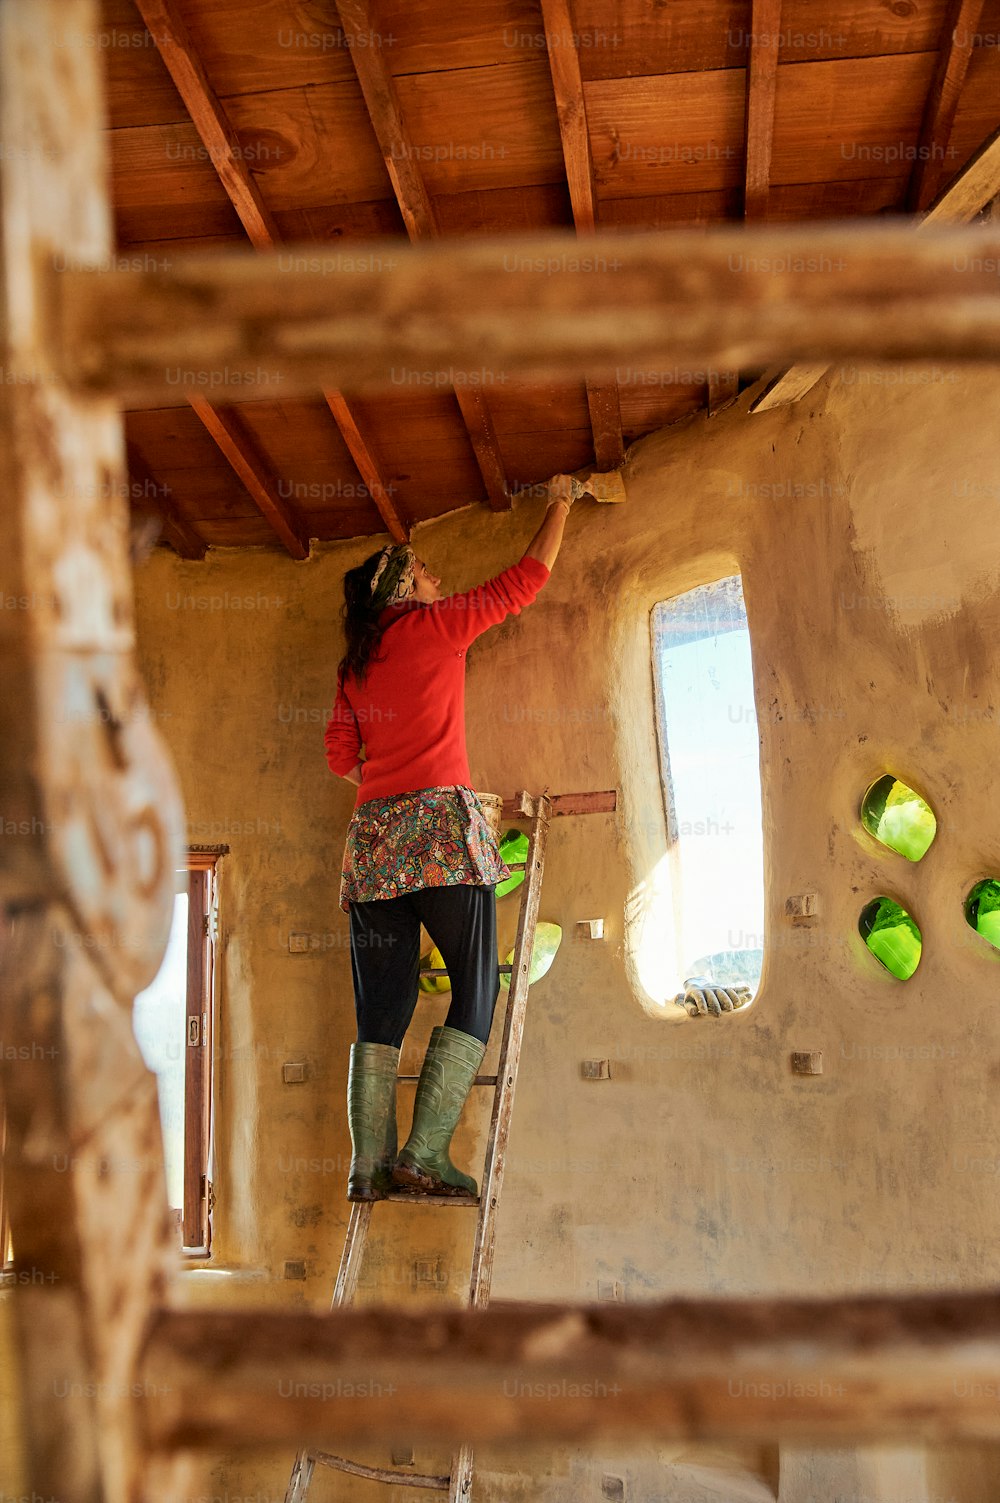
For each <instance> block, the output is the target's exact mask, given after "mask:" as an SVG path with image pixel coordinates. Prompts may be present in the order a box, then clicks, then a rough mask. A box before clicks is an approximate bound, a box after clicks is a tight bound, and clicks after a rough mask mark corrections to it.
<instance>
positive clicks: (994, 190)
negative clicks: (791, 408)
mask: <svg viewBox="0 0 1000 1503" xmlns="http://www.w3.org/2000/svg"><path fill="white" fill-rule="evenodd" d="M998 193H1000V130H998V131H995V132H994V134H993V135H992V136H990V137H989V139H988V140H986V141H984V142H983V144H982V146H981V147H980V148H979V150H978V151H977V152H976V154H975V156H974V157H973V158H972V160H971V161H969V162H967V163H966V165H965V167H964V168H963V169H962V171H961V172H960V173H959V175H958V177H957V178H955V180H954V181H953V182H951V183H949V185H948V187H947V188H946V189H945V190H944V192H943V193H941V194H940V195H939V196H938V198H937V199H936V201H935V202H934V203H933V204H932V205H931V207H930V208H929V209H928V211H927V213H926V214H925V215H924V217H923V218H922V219H921V220H920V222H919V224H917V226H916V231H917V233H918V234H919V233H920V231H921V230H926V229H934V228H936V227H938V226H939V225H948V224H968V223H969V221H970V220H972V219H975V217H976V215H977V214H980V213H981V212H982V210H983V208H984V207H985V206H986V204H988V203H989V202H990V201H991V199H993V198H994V197H995V196H996V195H997V194H998ZM829 368H830V365H829V361H824V362H823V363H822V364H809V365H805V364H803V365H793V366H791V367H787V368H785V369H783V370H781V371H779V372H777V374H775V375H774V376H773V377H772V378H771V380H770V381H769V382H768V383H767V384H766V385H765V388H764V390H763V391H762V392H761V395H760V396H759V397H757V398H756V399H755V400H752V401H751V403H750V406H749V408H748V409H747V410H748V411H749V412H768V411H770V410H771V409H772V408H774V407H787V406H788V405H789V403H791V402H797V401H798V400H799V398H800V397H804V396H805V395H806V393H807V392H810V391H812V389H813V387H814V386H815V385H816V383H817V382H818V381H819V380H821V379H822V377H823V376H824V375H825V374H826V372H827V371H828V370H829Z"/></svg>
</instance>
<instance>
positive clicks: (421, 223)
mask: <svg viewBox="0 0 1000 1503" xmlns="http://www.w3.org/2000/svg"><path fill="white" fill-rule="evenodd" d="M337 9H338V11H339V13H340V24H341V27H342V28H343V32H344V35H345V37H346V38H348V40H349V42H350V44H351V45H350V52H351V57H352V59H353V62H354V67H355V71H356V72H357V75H358V82H359V83H360V85H361V92H362V94H363V95H364V98H365V104H366V105H367V107H368V113H369V115H370V117H371V122H372V128H373V129H374V131H375V135H376V137H377V138H378V143H379V147H380V149H381V151H382V157H383V159H384V161H385V167H386V171H387V172H388V174H389V178H390V180H391V182H392V187H393V192H394V193H395V195H396V199H397V202H398V203H399V209H400V213H401V214H402V216H403V221H404V223H405V225H406V229H407V233H408V234H409V236H410V239H411V240H414V241H417V240H436V239H437V238H438V235H439V229H438V222H437V217H436V215H435V213H434V205H433V204H432V203H431V198H430V194H429V193H428V192H427V185H426V183H425V182H424V178H423V174H422V172H421V171H420V168H419V166H418V164H417V155H416V152H415V151H414V148H413V142H412V141H411V139H410V134H409V131H408V130H407V128H406V123H405V121H404V119H403V115H402V112H401V110H400V108H399V100H398V98H397V94H396V85H395V82H394V80H393V77H392V74H391V73H390V71H389V67H388V64H387V63H386V60H385V57H384V55H383V52H382V34H381V32H380V30H379V26H378V21H377V17H376V15H375V13H374V7H373V6H372V4H371V3H370V0H337ZM455 397H456V399H457V401H458V406H459V411H460V412H461V414H462V420H463V422H464V423H465V426H466V429H467V430H468V434H469V441H470V443H471V444H472V448H473V451H474V453H475V456H476V463H477V464H478V465H479V471H480V474H481V475H482V477H483V484H484V485H485V487H486V494H487V497H488V499H489V504H490V507H491V508H492V510H493V511H508V510H509V509H510V506H511V496H510V484H509V482H508V479H507V471H506V468H505V466H504V462H503V456H502V454H501V453H500V446H499V444H498V442H497V436H496V431H495V429H494V426H493V419H492V417H491V416H490V410H489V405H488V403H487V401H486V398H485V396H484V395H483V393H482V391H481V390H477V389H473V388H470V387H462V388H461V389H459V388H458V387H456V388H455Z"/></svg>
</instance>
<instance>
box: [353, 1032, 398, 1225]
mask: <svg viewBox="0 0 1000 1503" xmlns="http://www.w3.org/2000/svg"><path fill="white" fill-rule="evenodd" d="M398 1069H399V1050H398V1049H394V1048H393V1047H392V1045H391V1044H352V1045H351V1063H350V1067H349V1069H348V1072H347V1120H348V1122H349V1124H350V1128H351V1148H352V1150H353V1152H352V1157H351V1172H350V1175H349V1176H348V1180H347V1198H348V1200H384V1199H385V1197H386V1194H387V1193H388V1191H390V1190H391V1189H392V1187H393V1185H392V1166H393V1162H394V1160H395V1157H396V1146H397V1144H396V1072H397V1070H398Z"/></svg>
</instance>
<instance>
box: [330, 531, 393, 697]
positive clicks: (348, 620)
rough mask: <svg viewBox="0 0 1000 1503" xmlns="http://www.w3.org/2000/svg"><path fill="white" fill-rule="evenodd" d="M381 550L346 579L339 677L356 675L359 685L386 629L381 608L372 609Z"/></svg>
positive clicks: (349, 573) (338, 667) (350, 570)
mask: <svg viewBox="0 0 1000 1503" xmlns="http://www.w3.org/2000/svg"><path fill="white" fill-rule="evenodd" d="M381 557H382V550H381V549H379V551H378V553H373V554H372V555H371V556H370V558H366V559H365V561H364V563H363V564H358V566H357V568H356V569H348V571H347V573H346V574H345V575H344V604H343V606H342V608H341V612H340V619H341V620H342V622H343V623H344V638H345V640H346V644H347V645H346V648H345V651H344V656H343V657H342V658H341V660H340V662H339V663H338V664H337V672H338V674H340V675H345V674H348V673H353V675H354V677H355V678H356V679H357V680H358V682H359V683H361V682H363V680H364V677H365V674H366V673H367V671H368V664H369V663H370V662H371V660H372V658H373V657H374V656H375V654H376V652H377V651H378V646H379V643H380V642H381V640H382V633H383V632H384V631H385V627H384V626H380V625H379V620H378V618H379V614H380V609H379V607H377V606H375V607H373V606H372V578H373V577H374V574H375V570H376V569H377V568H378V562H379V559H380V558H381Z"/></svg>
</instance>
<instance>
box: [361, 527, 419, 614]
mask: <svg viewBox="0 0 1000 1503" xmlns="http://www.w3.org/2000/svg"><path fill="white" fill-rule="evenodd" d="M415 562H416V555H415V554H414V552H413V549H412V548H411V547H410V545H409V543H390V544H389V545H388V547H386V548H383V549H382V556H381V558H380V559H379V561H378V568H377V569H376V570H375V573H374V574H373V575H372V585H371V589H372V605H373V607H374V608H375V609H376V610H381V609H382V608H383V607H384V606H387V605H393V604H396V603H398V602H399V601H402V600H408V599H409V598H410V596H411V595H412V594H413V592H414V590H415V589H416V581H415V579H414V578H413V566H414V564H415Z"/></svg>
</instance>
